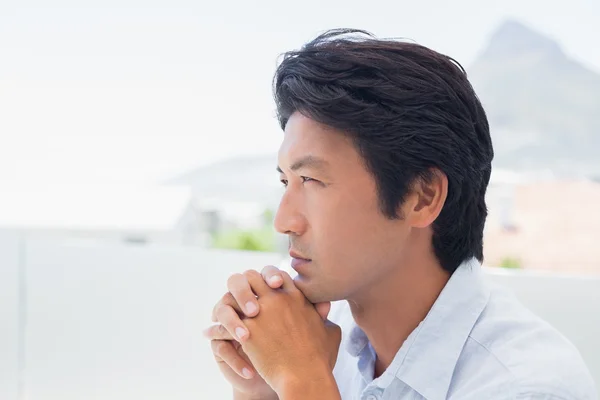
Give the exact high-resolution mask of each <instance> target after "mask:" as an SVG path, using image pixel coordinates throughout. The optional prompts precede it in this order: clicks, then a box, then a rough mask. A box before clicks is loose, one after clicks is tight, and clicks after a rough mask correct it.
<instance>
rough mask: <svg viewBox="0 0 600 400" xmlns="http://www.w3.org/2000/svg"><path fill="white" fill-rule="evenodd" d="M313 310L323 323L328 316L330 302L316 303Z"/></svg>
mask: <svg viewBox="0 0 600 400" xmlns="http://www.w3.org/2000/svg"><path fill="white" fill-rule="evenodd" d="M315 309H316V310H317V313H318V314H319V315H320V316H321V318H322V319H323V320H324V321H325V320H326V319H327V316H328V315H329V311H331V302H330V301H326V302H324V303H316V304H315Z"/></svg>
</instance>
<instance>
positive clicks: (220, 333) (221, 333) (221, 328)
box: [216, 324, 229, 337]
mask: <svg viewBox="0 0 600 400" xmlns="http://www.w3.org/2000/svg"><path fill="white" fill-rule="evenodd" d="M228 333H229V332H228V331H227V329H226V328H225V325H222V324H220V325H217V328H216V334H217V335H218V336H220V337H224V336H227V334H228Z"/></svg>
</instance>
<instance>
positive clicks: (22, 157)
mask: <svg viewBox="0 0 600 400" xmlns="http://www.w3.org/2000/svg"><path fill="white" fill-rule="evenodd" d="M487 3H488V2H482V1H477V0H455V1H452V2H448V1H442V0H438V1H420V2H402V1H380V0H372V1H369V2H364V1H356V0H345V1H337V0H335V1H323V0H318V1H317V0H306V1H302V2H279V1H278V2H276V1H257V2H247V1H229V2H202V1H197V0H196V1H188V0H169V1H134V0H118V1H115V0H103V1H96V0H93V1H83V0H73V1H66V0H56V1H49V0H34V1H27V0H19V1H17V0H2V1H1V2H0V139H1V141H0V188H2V187H11V186H40V185H58V184H75V185H77V184H82V183H86V184H90V183H92V184H125V185H129V184H132V185H134V184H135V185H137V184H152V183H157V182H161V181H163V180H165V179H168V178H170V177H172V176H174V175H178V174H180V173H182V172H185V171H188V170H189V169H193V168H194V167H197V166H200V165H203V164H206V163H210V162H213V161H216V160H219V159H223V158H227V157H232V156H236V155H242V154H266V153H273V154H274V153H275V152H276V150H277V148H278V146H279V143H280V140H281V135H282V134H281V132H280V130H279V128H278V125H277V122H276V119H275V112H274V104H273V101H272V97H271V80H272V76H273V72H274V70H275V67H276V65H277V59H278V55H279V54H281V53H282V52H284V51H286V50H290V49H294V48H298V47H300V46H301V45H302V44H303V43H304V42H306V41H308V40H310V39H311V38H313V37H314V36H315V35H317V34H318V33H320V32H322V31H324V30H326V29H329V28H336V27H352V28H361V29H366V30H370V31H371V32H373V33H374V34H376V35H377V36H381V37H404V38H409V39H412V40H414V41H416V42H418V43H420V44H423V45H426V46H429V47H432V48H433V49H435V50H437V51H440V52H443V53H446V54H449V55H451V56H452V57H454V58H455V59H457V60H458V61H459V62H461V64H463V65H464V66H466V67H467V69H468V65H469V64H470V63H472V62H473V60H474V59H475V58H476V56H477V54H478V52H479V51H480V50H481V49H482V48H483V46H484V45H485V43H486V40H487V39H488V37H489V35H490V34H491V33H492V31H493V30H494V29H495V28H497V26H498V25H499V24H500V23H501V22H502V21H503V20H505V19H506V18H515V19H517V20H519V21H521V22H523V23H525V24H527V25H528V26H530V27H532V28H533V29H536V30H538V31H540V32H542V33H544V34H547V35H549V36H550V37H552V38H553V39H555V40H556V41H558V42H559V44H560V45H561V46H562V47H563V50H564V51H565V52H566V53H567V54H568V55H569V56H570V57H572V58H574V59H576V60H578V61H580V62H581V63H583V64H584V65H586V66H587V67H588V68H590V69H592V70H595V71H597V72H600V46H598V45H597V39H596V38H598V37H600V2H599V1H598V0H571V1H570V2H569V3H568V7H567V5H566V3H565V2H558V1H556V0H552V1H547V0H546V1H542V0H531V1H527V0H505V1H503V2H494V4H487ZM489 3H491V2H489ZM275 163H276V160H275V159H274V166H275ZM1 190H2V189H0V191H1Z"/></svg>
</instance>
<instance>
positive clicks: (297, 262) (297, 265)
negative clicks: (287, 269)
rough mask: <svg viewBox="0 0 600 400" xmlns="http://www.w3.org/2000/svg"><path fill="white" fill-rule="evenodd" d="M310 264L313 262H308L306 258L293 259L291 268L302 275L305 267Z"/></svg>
mask: <svg viewBox="0 0 600 400" xmlns="http://www.w3.org/2000/svg"><path fill="white" fill-rule="evenodd" d="M310 262H311V260H307V259H304V258H294V257H292V262H291V266H292V268H293V269H294V270H295V271H296V272H298V273H300V272H301V271H302V269H303V267H305V266H306V265H308V264H310Z"/></svg>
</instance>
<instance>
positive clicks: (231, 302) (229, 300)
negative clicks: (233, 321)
mask: <svg viewBox="0 0 600 400" xmlns="http://www.w3.org/2000/svg"><path fill="white" fill-rule="evenodd" d="M222 305H226V306H230V307H231V308H233V309H234V310H235V311H236V312H237V313H238V314H239V315H244V312H243V311H242V309H241V308H240V305H239V304H238V302H237V301H235V299H234V298H233V295H232V294H231V293H230V292H227V293H225V294H224V295H223V297H222V298H221V300H220V301H219V302H218V303H217V304H215V306H214V307H213V311H212V315H211V320H212V322H217V310H218V309H219V307H221V306H222Z"/></svg>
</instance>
